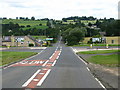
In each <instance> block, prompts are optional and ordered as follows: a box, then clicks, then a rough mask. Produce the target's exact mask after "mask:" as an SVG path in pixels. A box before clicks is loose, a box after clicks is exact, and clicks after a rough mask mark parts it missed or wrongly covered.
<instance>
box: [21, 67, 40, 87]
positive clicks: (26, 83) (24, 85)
mask: <svg viewBox="0 0 120 90" xmlns="http://www.w3.org/2000/svg"><path fill="white" fill-rule="evenodd" d="M40 71H41V70H40V69H39V70H37V72H36V73H34V75H33V76H32V77H31V78H30V79H29V80H28V81H27V82H25V83H24V84H23V85H22V87H27V86H28V84H29V83H30V82H31V81H32V80H33V79H34V78H35V76H36V75H37V74H38V73H39V72H40Z"/></svg>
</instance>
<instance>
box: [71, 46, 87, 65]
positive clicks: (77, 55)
mask: <svg viewBox="0 0 120 90" xmlns="http://www.w3.org/2000/svg"><path fill="white" fill-rule="evenodd" d="M71 49H72V50H73V53H74V54H75V55H76V56H77V57H78V58H79V59H80V60H81V61H82V62H83V63H84V64H85V65H87V63H86V62H85V61H84V60H83V59H82V58H80V57H79V56H78V55H77V54H76V53H75V52H74V49H73V48H72V47H71Z"/></svg>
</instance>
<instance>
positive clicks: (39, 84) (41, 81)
mask: <svg viewBox="0 0 120 90" xmlns="http://www.w3.org/2000/svg"><path fill="white" fill-rule="evenodd" d="M50 71H51V69H49V70H48V71H47V72H46V74H45V75H44V76H43V78H42V79H41V80H40V81H39V82H38V84H37V86H41V85H42V83H43V82H44V80H45V79H46V77H47V76H48V74H49V73H50Z"/></svg>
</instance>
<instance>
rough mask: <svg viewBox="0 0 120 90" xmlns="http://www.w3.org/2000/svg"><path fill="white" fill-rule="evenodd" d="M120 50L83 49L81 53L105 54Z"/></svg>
mask: <svg viewBox="0 0 120 90" xmlns="http://www.w3.org/2000/svg"><path fill="white" fill-rule="evenodd" d="M114 52H120V50H95V51H82V52H79V54H105V53H114Z"/></svg>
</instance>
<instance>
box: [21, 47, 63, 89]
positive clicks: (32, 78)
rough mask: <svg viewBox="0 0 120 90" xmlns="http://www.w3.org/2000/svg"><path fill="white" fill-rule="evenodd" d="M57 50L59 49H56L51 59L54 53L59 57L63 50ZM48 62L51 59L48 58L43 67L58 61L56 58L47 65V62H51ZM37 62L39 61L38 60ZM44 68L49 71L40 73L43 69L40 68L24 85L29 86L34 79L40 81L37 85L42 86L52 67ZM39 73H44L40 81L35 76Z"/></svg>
mask: <svg viewBox="0 0 120 90" xmlns="http://www.w3.org/2000/svg"><path fill="white" fill-rule="evenodd" d="M57 48H58V47H57ZM57 51H58V50H56V51H55V52H54V53H53V54H52V56H51V57H50V59H51V58H53V57H54V55H57V59H58V58H59V56H60V53H61V51H59V52H57ZM48 62H49V60H47V61H46V62H45V63H44V64H43V65H42V66H43V67H44V66H54V65H55V64H56V62H57V61H56V60H55V61H54V62H53V63H50V64H51V65H47V64H49V63H48ZM36 63H37V62H36ZM42 70H47V72H46V73H40V71H41V70H40V69H39V70H38V71H37V72H36V73H35V74H34V75H33V76H32V77H31V78H30V79H29V80H28V81H27V82H25V83H24V84H23V85H22V87H27V86H28V85H29V84H30V83H31V82H32V80H33V81H38V83H37V85H36V86H41V85H42V83H43V82H44V80H45V79H46V77H47V76H48V74H49V73H50V71H51V69H48V68H42ZM38 74H43V75H44V76H43V77H42V78H41V80H40V81H39V79H34V78H35V76H37V75H38Z"/></svg>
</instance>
